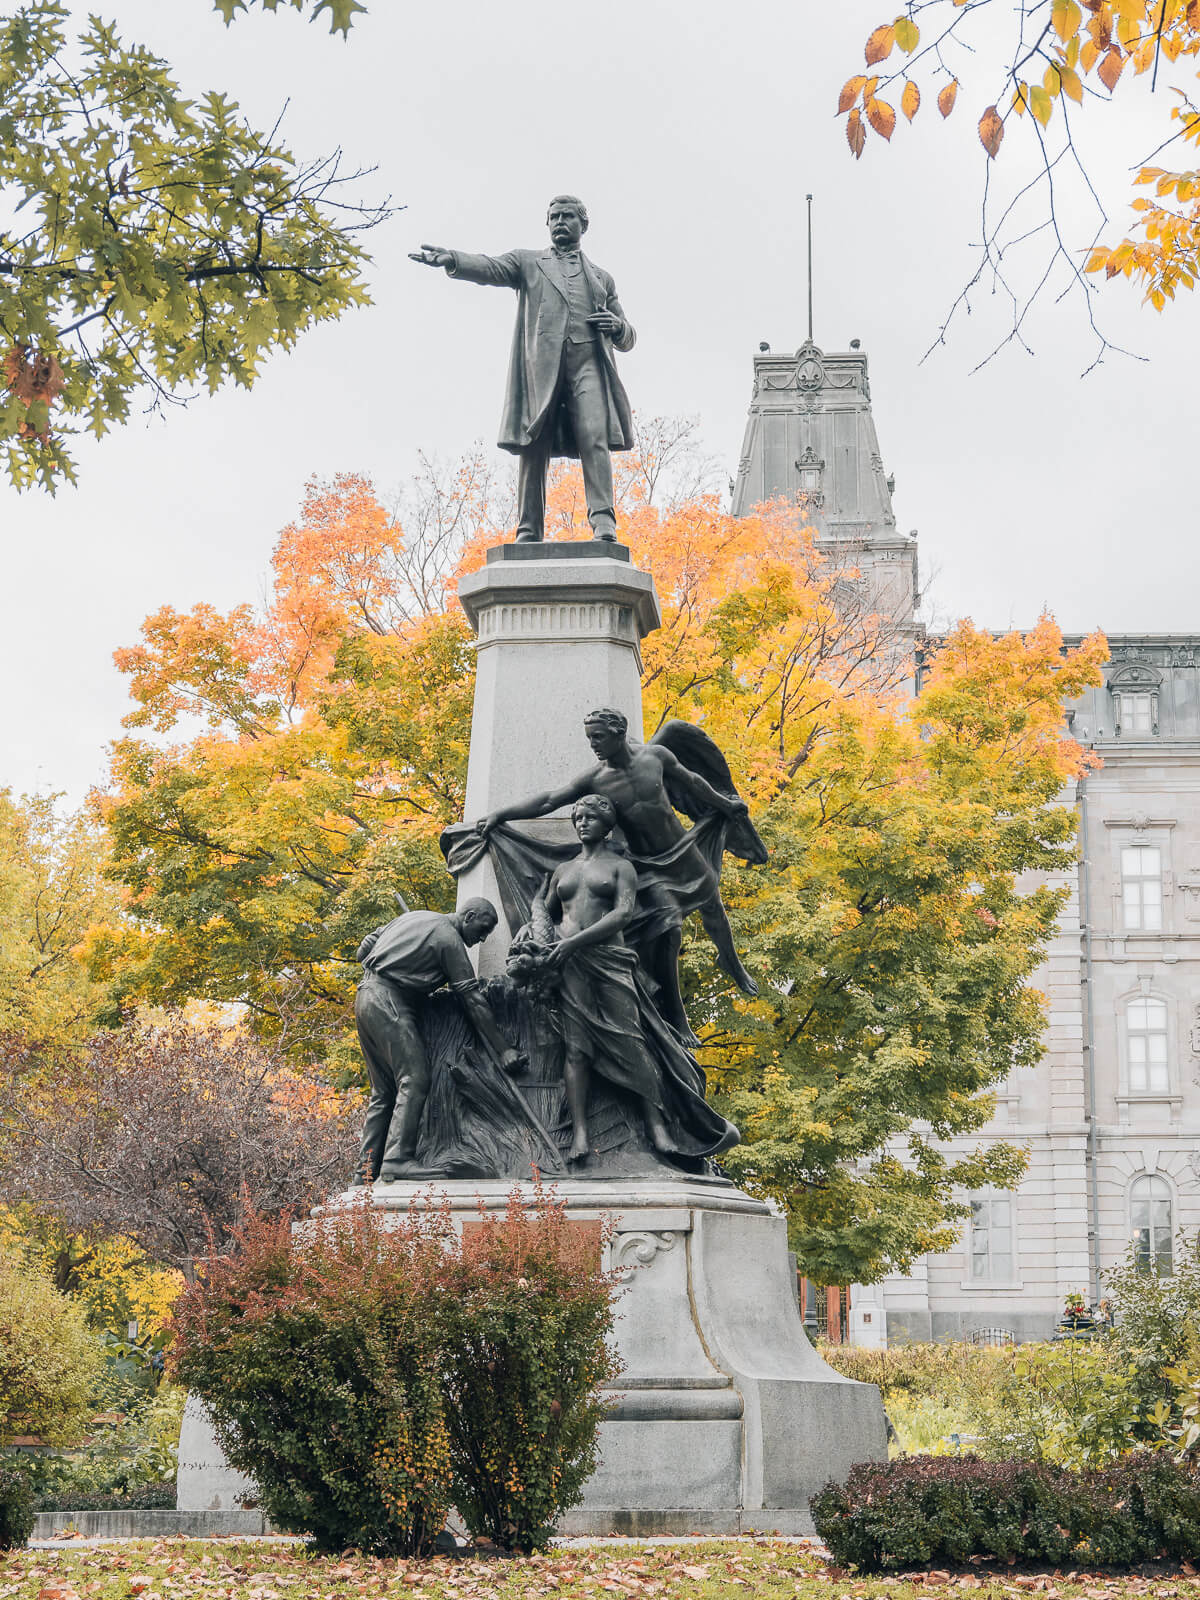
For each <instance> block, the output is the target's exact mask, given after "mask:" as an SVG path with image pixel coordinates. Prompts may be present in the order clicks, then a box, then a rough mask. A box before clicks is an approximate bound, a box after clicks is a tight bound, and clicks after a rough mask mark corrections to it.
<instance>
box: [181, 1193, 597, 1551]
mask: <svg viewBox="0 0 1200 1600" xmlns="http://www.w3.org/2000/svg"><path fill="white" fill-rule="evenodd" d="M601 1245H602V1239H601V1237H600V1236H599V1234H598V1232H597V1230H596V1229H595V1226H594V1225H593V1226H592V1227H591V1228H580V1227H577V1226H575V1225H573V1224H572V1223H570V1222H569V1221H568V1220H567V1216H566V1211H565V1207H564V1205H563V1204H562V1203H561V1202H559V1201H556V1200H555V1199H553V1197H551V1196H548V1195H546V1194H545V1193H544V1192H543V1191H542V1190H541V1189H540V1186H539V1187H538V1188H537V1189H536V1191H535V1194H534V1197H533V1202H532V1205H526V1203H525V1202H524V1201H523V1200H522V1199H521V1196H520V1195H519V1194H518V1193H516V1192H514V1195H513V1196H512V1197H511V1199H510V1203H509V1207H508V1210H507V1212H506V1214H505V1215H504V1216H503V1217H490V1216H487V1215H484V1214H482V1213H481V1216H480V1218H479V1220H478V1222H473V1223H468V1224H467V1226H466V1228H465V1230H464V1235H463V1236H460V1235H459V1233H458V1232H457V1231H456V1230H455V1227H454V1224H453V1222H452V1220H451V1217H450V1213H449V1210H448V1208H446V1207H445V1206H439V1205H437V1204H436V1203H434V1202H433V1201H432V1200H430V1201H429V1202H427V1203H424V1204H414V1206H413V1207H412V1208H410V1210H409V1212H408V1214H407V1215H405V1216H400V1217H397V1216H395V1215H394V1214H391V1215H388V1214H385V1213H381V1212H379V1211H377V1210H376V1209H375V1208H374V1207H373V1205H372V1204H371V1199H370V1195H369V1193H366V1194H364V1195H363V1196H362V1198H361V1199H360V1200H358V1201H357V1202H356V1203H355V1204H354V1205H353V1206H351V1207H348V1208H346V1209H344V1210H339V1211H334V1212H327V1213H323V1214H322V1215H320V1216H319V1217H317V1218H316V1219H314V1220H313V1221H310V1222H307V1223H305V1224H304V1225H303V1227H302V1228H300V1229H298V1230H296V1231H295V1232H293V1231H292V1230H291V1228H290V1227H289V1225H288V1222H287V1219H286V1218H285V1219H281V1220H278V1219H277V1220H270V1219H267V1218H264V1217H261V1216H258V1215H252V1216H251V1217H250V1218H249V1219H248V1220H247V1221H246V1222H245V1223H244V1224H243V1225H242V1227H241V1228H240V1229H238V1230H237V1232H236V1249H235V1251H234V1253H233V1254H231V1255H222V1256H218V1257H215V1258H214V1259H213V1260H211V1261H210V1262H208V1263H207V1264H206V1265H205V1267H204V1268H203V1270H202V1271H201V1272H200V1273H199V1275H198V1278H197V1281H196V1282H195V1283H194V1284H193V1285H192V1286H190V1287H189V1289H188V1290H187V1291H186V1293H185V1294H184V1296H183V1297H182V1299H181V1300H180V1301H179V1303H178V1305H177V1306H176V1310H175V1344H174V1348H173V1353H172V1360H173V1363H174V1369H175V1374H176V1376H177V1377H178V1378H179V1379H180V1381H181V1382H183V1383H185V1384H186V1385H187V1386H188V1388H189V1389H191V1390H192V1391H193V1392H194V1393H196V1394H197V1395H198V1396H199V1397H200V1398H201V1399H202V1400H203V1402H204V1404H205V1406H206V1407H207V1408H208V1411H209V1413H210V1415H211V1417H212V1419H213V1424H214V1427H215V1430H216V1434H217V1438H218V1440H219V1442H220V1444H221V1446H222V1448H223V1450H224V1451H225V1453H226V1455H227V1457H228V1459H229V1461H230V1462H231V1463H232V1465H234V1466H235V1467H237V1468H239V1469H240V1470H241V1471H243V1472H245V1473H247V1474H248V1475H249V1476H250V1477H251V1478H253V1479H254V1480H255V1483H256V1484H257V1486H258V1491H259V1500H260V1503H261V1505H262V1507H263V1510H264V1511H265V1512H266V1513H267V1515H268V1516H269V1517H270V1519H271V1521H272V1522H273V1523H274V1524H275V1525H276V1527H279V1528H282V1529H284V1530H286V1531H288V1532H295V1533H307V1534H309V1535H311V1536H312V1537H313V1539H314V1540H315V1541H316V1542H317V1544H318V1545H319V1546H321V1547H322V1548H324V1549H327V1550H341V1549H343V1548H346V1547H347V1546H355V1547H358V1548H362V1549H368V1550H372V1551H375V1552H378V1553H380V1554H393V1555H412V1554H419V1553H422V1552H424V1551H427V1550H428V1549H429V1548H430V1546H431V1544H432V1542H433V1540H434V1539H435V1538H436V1536H437V1534H438V1533H439V1532H440V1530H441V1529H442V1527H443V1525H444V1522H445V1515H446V1510H447V1507H448V1506H449V1505H450V1504H451V1503H454V1504H455V1505H457V1506H458V1508H459V1510H460V1511H461V1512H462V1514H463V1516H464V1517H465V1519H466V1521H467V1525H468V1527H469V1528H470V1529H471V1531H472V1532H474V1533H480V1534H486V1535H488V1536H489V1537H490V1538H492V1539H493V1540H495V1541H496V1542H497V1543H498V1544H501V1545H502V1546H504V1547H505V1548H508V1549H515V1550H532V1549H535V1548H539V1547H541V1546H543V1545H544V1544H545V1543H546V1542H547V1540H548V1539H549V1537H550V1534H551V1532H552V1530H553V1526H554V1522H555V1520H556V1518H557V1517H558V1516H559V1515H560V1514H561V1512H562V1511H563V1510H565V1509H566V1508H567V1507H568V1506H570V1505H572V1504H574V1503H575V1502H576V1501H577V1500H578V1499H579V1497H580V1495H581V1493H582V1488H583V1484H584V1482H585V1480H586V1479H587V1477H588V1476H589V1474H590V1473H591V1471H592V1470H593V1468H594V1466H595V1463H596V1431H597V1427H598V1424H599V1422H600V1420H601V1418H602V1415H603V1402H602V1399H601V1396H600V1386H601V1385H602V1384H603V1383H604V1381H605V1380H606V1379H608V1378H610V1377H612V1376H614V1375H615V1372H616V1363H615V1358H614V1356H613V1354H612V1352H611V1350H610V1348H609V1345H608V1334H609V1332H610V1330H611V1323H612V1306H611V1297H612V1283H611V1279H610V1277H609V1275H608V1274H606V1273H604V1272H603V1271H602V1270H601Z"/></svg>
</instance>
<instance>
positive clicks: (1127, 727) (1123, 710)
mask: <svg viewBox="0 0 1200 1600" xmlns="http://www.w3.org/2000/svg"><path fill="white" fill-rule="evenodd" d="M1113 703H1114V708H1115V713H1116V718H1115V720H1116V732H1117V735H1118V737H1120V736H1121V735H1123V734H1133V735H1134V736H1135V737H1136V736H1137V735H1141V736H1143V737H1145V736H1146V735H1150V734H1156V733H1157V732H1158V690H1157V689H1149V690H1139V691H1138V692H1136V693H1131V692H1130V691H1129V690H1128V689H1122V690H1120V691H1117V692H1114V694H1113Z"/></svg>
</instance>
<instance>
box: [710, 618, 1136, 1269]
mask: <svg viewBox="0 0 1200 1600" xmlns="http://www.w3.org/2000/svg"><path fill="white" fill-rule="evenodd" d="M1103 652H1104V642H1103V640H1102V639H1100V638H1095V639H1092V640H1089V641H1088V643H1087V645H1086V646H1085V647H1084V648H1083V649H1082V650H1080V651H1077V652H1074V653H1072V654H1067V655H1064V654H1063V651H1062V636H1061V634H1060V633H1059V631H1058V629H1057V627H1056V626H1055V625H1054V624H1053V623H1052V622H1051V621H1050V620H1049V619H1043V621H1042V622H1041V623H1040V624H1039V626H1038V627H1037V628H1036V629H1034V630H1033V631H1032V632H1031V633H1030V634H1028V635H1027V636H1024V637H1022V636H1021V635H1019V634H1014V635H1012V636H1010V637H1008V638H1006V639H994V638H992V637H991V636H990V635H988V634H984V633H981V632H979V631H977V630H975V629H973V628H972V627H971V626H970V625H969V624H960V625H959V627H958V628H957V629H956V630H955V631H954V633H953V634H951V635H950V636H949V637H948V638H947V639H946V640H945V641H944V642H943V645H942V648H941V649H940V650H939V651H938V653H937V654H936V656H935V657H934V659H933V662H932V663H931V665H930V667H929V669H928V672H927V678H926V683H925V687H924V688H923V689H922V691H921V692H920V693H919V694H918V695H917V697H916V698H915V700H913V701H911V702H909V703H904V704H901V705H892V706H888V705H886V704H884V705H880V704H878V703H873V702H872V699H871V697H870V696H851V697H849V698H847V699H845V700H844V701H843V702H842V704H841V706H840V707H839V708H838V711H837V715H836V719H835V721H834V725H833V726H832V728H831V729H830V731H829V732H828V733H827V734H826V735H824V736H823V737H822V738H821V739H820V740H819V741H817V742H815V743H814V745H813V746H812V749H811V751H810V753H809V755H808V756H807V758H806V760H805V761H804V763H803V765H802V766H801V767H800V768H798V769H797V772H796V775H795V777H793V778H792V779H791V780H789V781H787V782H784V783H782V784H781V786H779V787H778V789H777V792H776V794H775V795H774V797H773V798H771V799H770V801H769V803H768V804H767V806H766V807H765V809H764V811H763V813H762V815H761V817H760V821H759V826H760V830H761V832H762V834H763V837H764V839H765V840H766V842H767V844H768V847H769V848H770V850H771V864H770V868H769V869H768V870H766V871H761V872H753V873H752V872H750V871H747V870H746V869H742V870H740V871H737V872H735V873H732V874H731V875H730V883H729V891H730V893H729V899H730V904H731V910H732V911H733V913H734V914H735V916H736V918H737V921H738V924H739V926H740V930H741V938H742V941H743V944H744V947H745V952H746V960H747V963H748V965H749V966H750V968H751V970H752V971H754V972H756V973H757V974H758V975H759V976H760V980H761V979H763V978H765V979H766V982H765V983H763V984H762V994H761V996H760V997H759V998H758V999H757V1000H752V1001H747V1000H745V999H743V998H741V997H740V996H739V997H734V996H732V995H730V994H729V992H728V991H727V990H726V989H721V990H717V989H712V990H710V992H709V994H708V1005H709V1006H710V1008H711V1010H710V1015H711V1016H712V1019H713V1025H712V1030H711V1032H710V1034H709V1036H708V1038H707V1039H706V1043H707V1044H708V1046H709V1050H708V1053H707V1057H706V1059H707V1061H708V1063H709V1065H710V1066H712V1067H714V1068H716V1069H717V1070H716V1071H715V1073H714V1078H715V1082H716V1084H717V1086H718V1091H719V1098H720V1101H721V1103H722V1106H723V1109H725V1110H726V1112H727V1113H728V1114H729V1115H730V1116H731V1117H732V1118H733V1120H734V1121H736V1122H737V1123H738V1125H739V1126H740V1127H741V1129H742V1132H743V1137H744V1141H745V1142H744V1143H743V1144H742V1145H741V1146H740V1147H738V1148H737V1149H735V1150H733V1151H730V1152H729V1153H728V1155H727V1156H726V1157H723V1158H722V1159H723V1161H724V1162H725V1164H726V1165H727V1166H728V1168H729V1171H730V1172H731V1174H732V1175H733V1176H735V1177H737V1178H738V1179H739V1180H740V1181H742V1182H744V1183H746V1184H748V1185H749V1186H751V1187H753V1188H755V1189H757V1190H759V1191H760V1192H763V1193H766V1194H769V1195H771V1196H773V1197H774V1198H776V1199H777V1200H778V1201H780V1203H781V1204H783V1205H784V1206H785V1207H786V1209H787V1211H788V1214H789V1217H790V1219H791V1232H792V1241H793V1247H794V1248H795V1249H796V1251H797V1254H798V1256H799V1258H800V1260H801V1262H802V1263H803V1265H804V1268H805V1270H806V1271H807V1273H808V1274H809V1275H810V1276H811V1277H813V1278H815V1279H816V1280H817V1281H818V1282H824V1283H849V1282H852V1281H855V1282H870V1281H873V1280H874V1279H877V1278H878V1277H881V1276H883V1275H884V1274H886V1273H888V1272H893V1271H903V1270H906V1269H907V1268H908V1267H909V1266H910V1265H911V1263H912V1261H913V1260H914V1258H915V1257H916V1256H917V1255H919V1254H921V1253H923V1252H925V1251H929V1250H945V1249H948V1248H951V1247H952V1246H953V1245H954V1244H956V1243H957V1239H958V1234H959V1231H960V1228H961V1219H962V1218H963V1217H964V1216H965V1215H966V1211H967V1208H966V1207H965V1206H964V1205H963V1203H962V1202H961V1199H959V1198H958V1194H957V1193H956V1191H961V1189H963V1188H977V1187H980V1186H983V1185H996V1186H999V1187H1008V1186H1011V1185H1012V1184H1014V1183H1015V1182H1016V1181H1017V1179H1018V1177H1019V1175H1020V1173H1021V1171H1022V1170H1023V1167H1024V1157H1023V1155H1022V1154H1021V1153H1020V1152H1019V1151H1017V1150H1015V1149H1014V1148H1013V1147H1011V1146H1008V1145H1005V1144H1002V1143H999V1144H990V1145H989V1144H987V1143H977V1142H976V1141H975V1140H974V1139H971V1138H969V1137H964V1136H970V1135H975V1134H978V1133H979V1132H980V1131H981V1129H982V1128H983V1126H984V1124H985V1123H986V1122H987V1121H988V1120H989V1118H990V1116H991V1114H992V1111H993V1110H994V1104H995V1102H994V1098H993V1094H992V1090H993V1089H994V1088H995V1086H996V1085H998V1084H999V1083H1000V1082H1002V1081H1003V1079H1004V1078H1005V1077H1006V1076H1007V1074H1008V1072H1009V1071H1010V1070H1011V1069H1012V1068H1013V1067H1021V1066H1028V1065H1032V1064H1033V1063H1034V1062H1035V1061H1037V1060H1038V1058H1039V1057H1040V1055H1041V1053H1042V1048H1043V1047H1042V1043H1041V1035H1042V1031H1043V1028H1044V1024H1045V1014H1044V1003H1043V1001H1042V997H1041V996H1040V995H1039V994H1038V992H1037V990H1036V989H1035V988H1034V987H1033V986H1032V983H1031V979H1032V977H1033V974H1034V973H1035V971H1036V969H1037V967H1038V965H1039V963H1040V962H1041V960H1042V959H1043V957H1044V955H1045V952H1046V949H1047V946H1048V943H1049V940H1050V938H1051V936H1052V934H1053V930H1054V926H1055V921H1056V918H1057V914H1058V912H1059V910H1060V908H1061V906H1062V904H1063V902H1064V899H1065V896H1066V890H1065V889H1063V888H1057V887H1053V886H1051V885H1049V884H1046V883H1043V884H1042V885H1041V886H1040V887H1036V888H1032V889H1030V888H1027V887H1025V886H1024V885H1023V883H1022V878H1023V876H1024V875H1025V874H1029V873H1034V872H1036V873H1041V874H1045V873H1054V872H1062V871H1064V870H1068V869H1069V868H1070V867H1071V865H1072V864H1073V862H1074V859H1075V818H1074V812H1073V810H1072V809H1071V808H1070V807H1068V806H1065V805H1061V804H1055V803H1054V802H1055V800H1056V799H1057V797H1058V795H1059V793H1060V790H1061V788H1062V785H1063V783H1064V781H1065V780H1066V779H1067V778H1068V777H1069V776H1070V775H1071V773H1072V772H1074V771H1078V770H1079V765H1080V760H1081V752H1080V751H1079V750H1078V748H1077V747H1076V746H1074V744H1073V743H1072V742H1070V741H1069V740H1065V739H1064V738H1063V735H1062V713H1061V703H1062V699H1063V697H1064V696H1069V695H1072V694H1077V693H1078V692H1079V691H1080V689H1081V688H1082V687H1083V685H1084V684H1087V683H1091V682H1094V681H1096V675H1097V672H1098V670H1099V663H1100V661H1101V660H1102V659H1103ZM804 722H805V719H804V718H800V719H798V723H797V726H796V727H795V729H794V730H793V732H792V734H791V738H792V739H794V740H799V739H802V738H803V737H805V735H804ZM785 770H786V768H785ZM722 1068H723V1070H722ZM955 1140H961V1141H963V1142H961V1143H957V1144H951V1143H949V1141H955Z"/></svg>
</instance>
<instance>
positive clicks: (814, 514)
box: [732, 338, 920, 629]
mask: <svg viewBox="0 0 1200 1600" xmlns="http://www.w3.org/2000/svg"><path fill="white" fill-rule="evenodd" d="M894 490H895V480H894V478H891V477H889V476H888V475H887V473H886V472H885V471H884V466H883V457H882V456H881V454H880V451H879V439H878V436H877V435H876V432H875V419H874V417H873V416H872V414H871V385H870V381H869V379H868V376H867V357H866V353H865V352H864V351H863V350H862V349H860V347H859V342H858V340H857V339H853V340H851V342H850V349H849V350H846V351H839V352H837V353H826V352H825V351H823V350H819V349H818V348H817V346H816V345H815V344H814V343H813V342H812V339H811V338H809V339H807V340H806V341H805V342H804V344H802V345H801V346H800V348H799V350H797V351H796V352H795V354H789V355H777V354H775V353H774V352H773V351H772V350H771V349H770V348H769V347H768V346H767V345H760V346H759V353H758V355H756V356H755V358H754V387H753V390H752V392H751V396H750V414H749V416H748V417H747V419H746V436H745V439H744V441H743V443H742V454H741V459H740V461H739V462H738V474H737V482H736V484H735V485H734V491H733V508H732V509H733V515H734V516H735V517H744V516H748V515H749V514H750V513H751V512H752V511H753V510H754V507H755V506H756V505H759V504H760V503H762V502H764V501H768V500H776V499H786V500H791V501H794V502H795V503H796V504H797V505H799V506H800V507H801V508H802V509H803V511H804V513H805V519H806V521H808V522H809V523H810V524H811V526H812V527H813V528H814V529H815V530H816V534H817V542H818V546H819V548H821V549H822V550H823V551H824V552H825V553H826V554H828V555H829V556H830V557H831V558H832V559H833V561H834V562H835V563H836V564H837V566H838V567H839V568H845V569H847V570H848V571H853V572H855V573H856V574H857V579H856V581H857V582H858V583H860V584H861V585H863V587H864V588H866V589H867V590H868V591H869V593H870V594H871V596H872V600H871V609H872V610H875V611H880V612H884V613H886V614H888V615H890V616H892V617H893V618H894V620H895V622H896V623H897V624H899V625H900V627H901V628H907V629H912V628H914V627H915V623H914V613H915V611H916V607H917V605H918V603H919V601H920V593H919V589H918V573H917V543H916V535H915V534H902V533H899V532H898V531H897V528H896V514H895V512H894V511H893V509H892V494H893V492H894Z"/></svg>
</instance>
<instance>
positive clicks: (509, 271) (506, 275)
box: [408, 244, 521, 289]
mask: <svg viewBox="0 0 1200 1600" xmlns="http://www.w3.org/2000/svg"><path fill="white" fill-rule="evenodd" d="M408 259H409V260H410V261H418V262H420V264H421V265H422V266H423V267H444V268H445V270H446V274H447V276H448V277H451V278H462V279H463V281H464V282H466V283H484V284H491V285H492V286H493V287H495V288H497V289H515V288H517V287H518V286H519V284H520V282H521V253H520V251H519V250H510V251H509V252H508V253H507V254H506V255H502V256H477V255H470V254H468V252H467V251H465V250H447V249H446V248H445V247H444V246H443V245H440V244H423V245H422V246H421V248H420V250H410V251H409V254H408Z"/></svg>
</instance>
